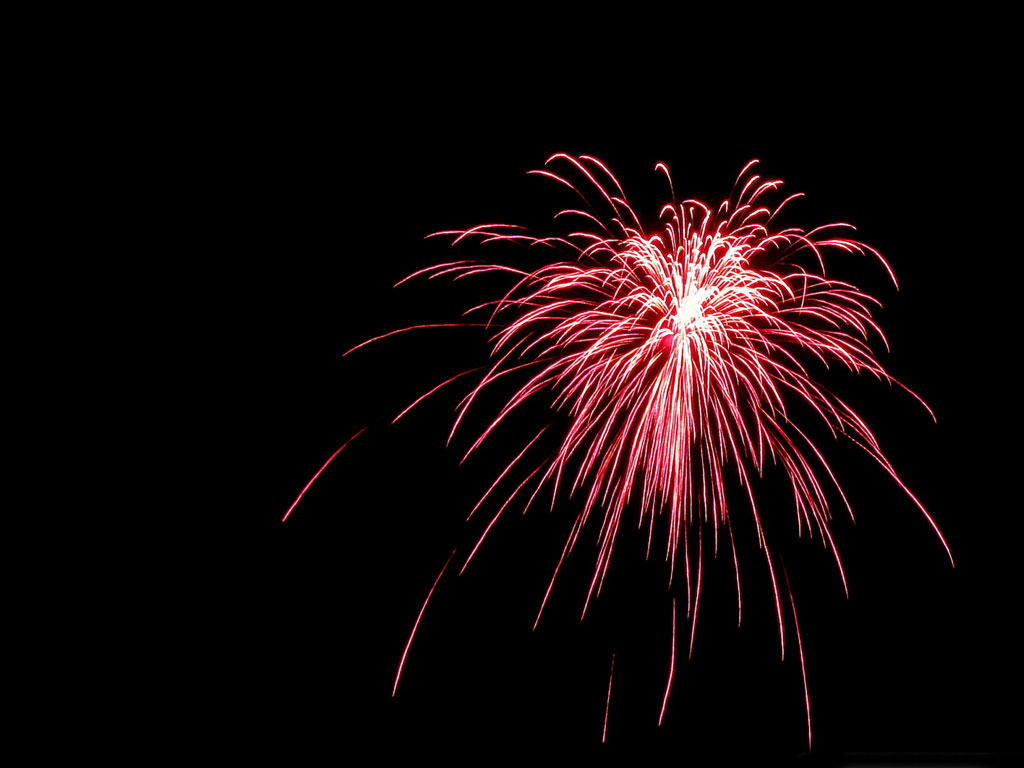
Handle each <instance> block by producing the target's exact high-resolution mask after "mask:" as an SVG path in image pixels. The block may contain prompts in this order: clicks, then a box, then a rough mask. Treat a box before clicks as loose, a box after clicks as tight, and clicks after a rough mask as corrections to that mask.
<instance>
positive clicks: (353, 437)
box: [281, 427, 369, 523]
mask: <svg viewBox="0 0 1024 768" xmlns="http://www.w3.org/2000/svg"><path fill="white" fill-rule="evenodd" d="M367 429H369V427H363V428H362V429H360V430H359V431H358V432H356V433H355V434H354V435H352V437H350V438H349V439H348V440H346V441H345V442H344V443H342V444H341V448H339V449H338V450H336V451H335V452H334V453H332V454H331V458H329V459H328V460H327V461H325V462H324V465H323V466H322V467H320V469H318V470H317V471H316V474H315V475H313V477H311V478H310V479H309V482H308V483H306V487H305V488H303V489H302V490H301V491H300V492H299V495H298V496H297V497H296V498H295V501H293V502H292V505H291V506H290V507H288V511H287V512H285V513H284V517H282V518H281V522H282V523H283V522H284V521H285V520H287V519H288V516H289V515H290V514H291V513H292V510H293V509H295V507H297V506H298V504H299V502H300V501H302V497H303V496H305V495H306V491H308V490H309V487H310V486H311V485H313V483H315V482H316V479H317V478H318V477H320V475H322V474H323V471H324V470H325V469H327V467H329V466H330V464H331V462H332V461H334V458H335V457H336V456H337V455H338V454H339V453H341V452H342V451H343V450H345V446H347V445H348V444H349V443H351V442H352V441H353V440H355V439H356V438H357V437H359V436H360V435H361V434H363V432H365V431H366V430H367Z"/></svg>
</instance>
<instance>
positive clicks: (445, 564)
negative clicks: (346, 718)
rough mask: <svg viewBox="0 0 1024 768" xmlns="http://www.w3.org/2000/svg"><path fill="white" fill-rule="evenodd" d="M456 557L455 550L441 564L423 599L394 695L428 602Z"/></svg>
mask: <svg viewBox="0 0 1024 768" xmlns="http://www.w3.org/2000/svg"><path fill="white" fill-rule="evenodd" d="M453 557H455V550H454V549H453V550H452V553H451V554H450V555H448V559H447V560H445V561H444V565H443V566H441V571H440V572H439V573H438V574H437V578H436V579H434V583H433V585H432V586H431V587H430V591H429V592H427V596H426V598H424V600H423V605H422V607H420V612H419V614H417V616H416V621H415V622H414V623H413V625H412V632H410V633H409V640H408V641H407V642H406V644H405V649H404V650H403V651H402V658H401V660H400V661H399V662H398V671H397V672H396V673H395V685H394V687H393V688H392V689H391V695H392V696H394V695H395V694H396V693H397V692H398V681H399V680H401V679H402V670H403V669H405V660H406V658H407V657H408V656H409V649H410V648H412V641H413V638H414V637H416V630H417V629H419V627H420V621H421V620H422V619H423V613H424V612H425V611H426V610H427V603H429V602H430V597H431V595H433V594H434V590H435V589H437V584H438V582H440V581H441V577H442V576H444V572H445V571H446V570H448V564H449V563H450V562H451V561H452V558H453Z"/></svg>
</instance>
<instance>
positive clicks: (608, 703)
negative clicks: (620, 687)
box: [601, 653, 615, 744]
mask: <svg viewBox="0 0 1024 768" xmlns="http://www.w3.org/2000/svg"><path fill="white" fill-rule="evenodd" d="M614 674H615V654H614V653H612V668H611V669H610V670H609V671H608V697H607V698H606V699H605V700H604V728H603V729H601V743H602V744H604V743H605V741H607V739H608V708H609V707H610V706H611V704H612V675H614Z"/></svg>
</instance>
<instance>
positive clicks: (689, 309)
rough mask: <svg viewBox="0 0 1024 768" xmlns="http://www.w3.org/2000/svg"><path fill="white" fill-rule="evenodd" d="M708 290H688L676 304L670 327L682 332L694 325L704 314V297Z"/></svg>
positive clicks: (676, 331)
mask: <svg viewBox="0 0 1024 768" xmlns="http://www.w3.org/2000/svg"><path fill="white" fill-rule="evenodd" d="M708 294H709V291H708V290H707V289H706V288H700V289H698V290H695V291H689V292H687V294H686V295H684V296H683V298H682V300H681V301H679V303H678V304H677V305H676V311H675V315H674V316H673V317H672V329H673V331H675V333H679V334H684V333H686V332H687V331H688V330H689V329H691V328H692V327H693V326H695V325H696V324H697V323H698V322H699V321H700V320H701V318H702V317H703V316H704V299H705V298H707V296H708Z"/></svg>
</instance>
